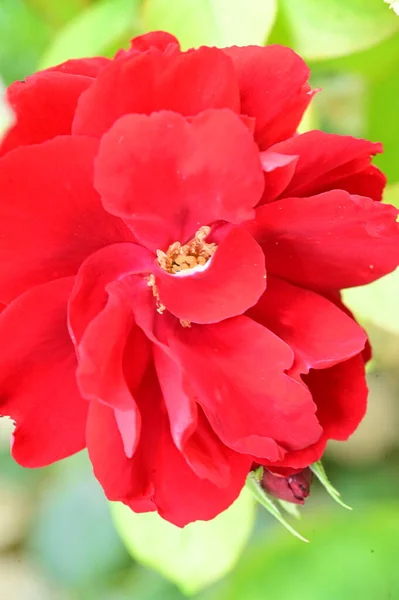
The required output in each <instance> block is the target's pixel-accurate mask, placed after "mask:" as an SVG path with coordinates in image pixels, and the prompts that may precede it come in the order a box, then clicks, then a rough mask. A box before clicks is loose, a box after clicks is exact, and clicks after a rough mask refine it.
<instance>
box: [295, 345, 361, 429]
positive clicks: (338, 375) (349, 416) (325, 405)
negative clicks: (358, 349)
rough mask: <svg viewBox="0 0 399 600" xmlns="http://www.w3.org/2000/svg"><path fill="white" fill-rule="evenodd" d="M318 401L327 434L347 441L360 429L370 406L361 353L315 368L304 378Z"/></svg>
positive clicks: (320, 418)
mask: <svg viewBox="0 0 399 600" xmlns="http://www.w3.org/2000/svg"><path fill="white" fill-rule="evenodd" d="M304 379H305V381H306V383H307V385H308V386H309V389H310V391H311V392H312V396H313V398H314V399H315V402H316V404H317V417H318V419H319V421H320V423H321V424H322V427H323V429H324V433H325V435H327V436H328V438H331V439H334V440H347V439H348V437H349V436H350V435H351V434H352V433H353V432H354V431H355V430H356V429H357V427H358V425H359V423H360V421H361V420H362V419H363V417H364V415H365V412H366V407H367V394H368V389H367V384H366V376H365V370H364V360H363V357H362V355H361V354H358V355H357V356H354V357H353V358H351V359H349V360H347V361H345V362H343V363H340V364H339V365H335V366H334V367H331V368H330V369H323V370H312V371H311V372H310V373H309V375H307V376H305V377H304Z"/></svg>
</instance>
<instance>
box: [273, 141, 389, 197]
mask: <svg viewBox="0 0 399 600" xmlns="http://www.w3.org/2000/svg"><path fill="white" fill-rule="evenodd" d="M271 150H272V151H273V152H279V153H282V154H286V155H292V154H295V155H297V156H298V164H297V166H296V169H295V174H294V176H293V177H292V179H291V181H290V182H289V184H288V186H287V187H286V189H285V190H284V197H294V196H313V195H315V194H321V193H322V192H327V191H329V190H332V189H341V190H346V191H348V192H349V193H351V194H359V195H363V196H369V197H370V198H373V199H374V200H381V198H382V191H383V189H384V186H385V183H386V177H385V175H383V173H381V171H380V170H379V169H377V167H374V166H372V165H370V161H371V157H372V156H374V155H375V154H378V153H380V152H382V145H381V144H375V143H373V142H369V141H367V140H362V139H357V138H354V137H350V136H344V135H334V134H331V133H324V132H323V131H308V132H307V133H303V134H302V135H297V136H295V137H292V138H290V139H288V140H285V141H283V142H280V143H279V144H276V145H275V146H273V147H272V148H271Z"/></svg>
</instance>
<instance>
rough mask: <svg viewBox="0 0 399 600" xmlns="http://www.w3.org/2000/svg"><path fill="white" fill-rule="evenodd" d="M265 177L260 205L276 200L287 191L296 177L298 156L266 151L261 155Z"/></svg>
mask: <svg viewBox="0 0 399 600" xmlns="http://www.w3.org/2000/svg"><path fill="white" fill-rule="evenodd" d="M260 159H261V163H262V167H263V170H264V176H265V190H264V192H263V197H262V200H261V201H260V204H267V203H268V202H272V201H273V200H275V199H276V198H277V197H278V196H279V195H280V194H281V192H283V191H284V190H285V188H286V187H287V185H288V184H289V182H290V181H291V179H292V178H293V176H294V173H295V168H296V164H297V162H298V157H297V156H295V155H294V156H289V155H286V154H279V153H278V152H272V151H270V150H265V151H264V152H261V153H260Z"/></svg>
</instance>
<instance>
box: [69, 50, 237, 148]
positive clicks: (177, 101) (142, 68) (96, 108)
mask: <svg viewBox="0 0 399 600" xmlns="http://www.w3.org/2000/svg"><path fill="white" fill-rule="evenodd" d="M138 83H139V84H138ZM208 108H230V109H232V110H234V111H235V112H237V113H239V112H240V101H239V92H238V85H237V79H236V75H235V72H234V68H233V65H232V63H231V60H229V59H228V58H227V57H226V55H225V54H224V53H223V52H222V51H221V50H218V49H217V48H205V47H203V48H199V49H198V50H190V51H189V52H186V53H164V54H161V53H159V52H144V53H142V54H133V55H127V56H126V57H121V58H119V59H118V60H114V61H112V63H111V64H110V65H109V67H107V68H106V69H105V70H104V71H103V72H102V73H101V74H100V75H99V76H98V78H97V80H96V82H95V83H94V85H93V86H92V87H91V89H90V90H88V93H87V94H85V95H84V96H82V98H81V100H80V102H79V106H78V109H77V112H76V116H75V120H74V124H73V132H74V133H76V134H79V135H92V136H97V137H101V136H102V135H103V134H104V133H105V132H106V131H107V130H108V129H109V128H110V127H111V126H112V125H113V123H114V122H115V121H116V120H117V119H118V118H119V117H121V116H122V115H126V114H129V113H144V114H150V113H152V112H155V111H159V110H172V111H175V112H178V113H181V114H183V115H187V116H188V115H196V114H198V113H199V112H201V111H203V110H206V109H208Z"/></svg>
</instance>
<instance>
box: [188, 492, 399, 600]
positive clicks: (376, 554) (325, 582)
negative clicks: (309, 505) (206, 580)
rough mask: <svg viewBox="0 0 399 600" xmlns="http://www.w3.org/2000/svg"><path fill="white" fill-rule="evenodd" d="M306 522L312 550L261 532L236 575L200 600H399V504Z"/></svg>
mask: <svg viewBox="0 0 399 600" xmlns="http://www.w3.org/2000/svg"><path fill="white" fill-rule="evenodd" d="M374 490H375V488H374ZM375 495H376V492H375V491H374V497H375ZM306 521H307V525H306V527H307V531H308V534H309V535H311V537H312V543H311V544H307V545H306V546H305V545H303V544H298V543H297V542H296V540H294V539H293V538H291V537H289V536H283V535H282V534H280V535H279V532H278V531H277V532H275V533H276V534H277V535H273V536H271V535H268V534H267V533H265V532H264V531H261V532H260V535H259V536H258V537H257V542H256V544H254V545H253V546H252V547H251V548H250V549H249V550H248V552H246V553H245V555H244V556H243V558H242V560H241V561H240V564H239V565H238V566H237V568H236V569H235V570H234V572H233V573H232V574H231V575H230V576H229V577H228V578H226V580H224V581H223V582H222V584H221V585H219V586H218V588H217V589H216V590H215V591H214V592H213V593H211V594H209V592H208V593H207V594H206V595H205V594H204V595H203V596H200V598H198V600H353V598H361V599H362V600H397V599H398V598H399V577H398V575H397V570H398V566H397V562H398V559H397V554H398V553H397V547H398V539H399V509H398V506H397V505H396V504H395V503H392V504H391V505H390V504H380V505H367V506H366V507H365V509H364V510H363V511H362V510H361V509H360V508H359V510H358V511H356V514H353V513H345V512H328V511H326V510H325V508H324V509H323V510H322V511H321V510H318V511H316V512H314V513H308V515H307V518H306Z"/></svg>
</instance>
